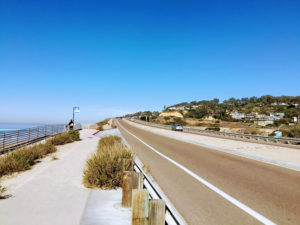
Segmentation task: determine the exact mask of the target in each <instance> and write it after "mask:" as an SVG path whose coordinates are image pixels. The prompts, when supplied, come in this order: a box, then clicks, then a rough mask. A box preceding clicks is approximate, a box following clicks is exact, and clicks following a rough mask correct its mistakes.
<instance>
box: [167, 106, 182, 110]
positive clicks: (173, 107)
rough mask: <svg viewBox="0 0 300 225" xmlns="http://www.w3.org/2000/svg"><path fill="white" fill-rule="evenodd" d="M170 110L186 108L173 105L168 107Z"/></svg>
mask: <svg viewBox="0 0 300 225" xmlns="http://www.w3.org/2000/svg"><path fill="white" fill-rule="evenodd" d="M167 109H168V110H184V106H177V107H175V106H172V107H169V108H167Z"/></svg>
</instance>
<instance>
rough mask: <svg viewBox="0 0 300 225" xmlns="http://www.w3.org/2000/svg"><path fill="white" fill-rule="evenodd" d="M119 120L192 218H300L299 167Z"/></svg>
mask: <svg viewBox="0 0 300 225" xmlns="http://www.w3.org/2000/svg"><path fill="white" fill-rule="evenodd" d="M117 126H118V128H119V130H120V132H121V133H122V135H123V136H124V138H125V139H126V140H127V142H128V143H129V144H130V145H131V146H132V148H133V149H134V151H135V152H136V154H137V156H138V157H139V158H140V159H141V161H142V162H143V163H144V164H145V165H146V166H147V167H149V168H150V173H151V175H152V176H153V177H154V179H155V180H156V181H157V183H158V184H159V185H160V187H161V188H162V190H163V191H164V192H165V194H166V195H167V196H168V198H169V200H170V201H171V202H172V203H173V204H174V206H175V207H176V209H177V210H178V211H179V212H180V213H181V215H182V216H183V217H184V218H185V219H186V221H187V223H188V224H195V225H198V224H226V225H227V224H239V225H240V224H243V225H244V224H245V225H246V224H297V225H299V224H300V204H299V203H300V172H299V171H295V170H291V169H286V168H283V167H279V166H276V165H272V164H266V163H263V162H259V161H255V160H251V159H247V158H243V157H240V156H237V155H232V154H229V153H225V152H221V151H216V150H214V149H209V148H205V147H202V146H198V145H195V144H191V143H187V142H183V141H179V140H176V139H172V138H168V137H165V136H161V135H158V134H154V133H150V132H147V131H145V130H142V129H140V128H137V127H134V126H131V125H129V124H128V123H126V122H125V121H124V120H118V122H117Z"/></svg>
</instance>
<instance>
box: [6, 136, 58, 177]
mask: <svg viewBox="0 0 300 225" xmlns="http://www.w3.org/2000/svg"><path fill="white" fill-rule="evenodd" d="M53 152H56V147H55V146H54V145H53V144H52V143H51V142H50V141H47V142H46V143H44V144H36V145H33V146H31V147H25V148H21V149H18V150H15V151H13V152H9V153H6V154H5V155H4V156H3V157H1V158H0V177H2V176H4V175H8V174H12V173H14V172H20V171H24V170H27V169H29V168H30V167H31V166H32V165H34V164H35V163H36V162H37V160H38V159H40V158H43V157H45V156H46V155H48V154H50V153H53Z"/></svg>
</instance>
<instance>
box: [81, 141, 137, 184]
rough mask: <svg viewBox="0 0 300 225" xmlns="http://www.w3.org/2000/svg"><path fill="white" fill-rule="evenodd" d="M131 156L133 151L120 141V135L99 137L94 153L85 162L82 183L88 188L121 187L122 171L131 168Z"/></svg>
mask: <svg viewBox="0 0 300 225" xmlns="http://www.w3.org/2000/svg"><path fill="white" fill-rule="evenodd" d="M133 157H134V154H133V152H132V151H131V150H130V149H129V148H128V147H127V146H125V145H124V144H123V143H122V139H121V138H120V137H118V136H107V137H103V138H101V139H100V140H99V143H98V148H97V151H96V153H94V154H93V155H92V156H91V157H90V158H89V159H88V160H87V162H86V167H85V169H84V171H83V184H84V185H85V186H86V187H88V188H101V189H115V188H117V187H121V185H122V176H123V171H124V170H126V168H131V162H132V160H133ZM126 159H127V160H126Z"/></svg>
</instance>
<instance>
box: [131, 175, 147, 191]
mask: <svg viewBox="0 0 300 225" xmlns="http://www.w3.org/2000/svg"><path fill="white" fill-rule="evenodd" d="M143 186H144V174H143V173H138V172H133V187H132V189H143Z"/></svg>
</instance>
